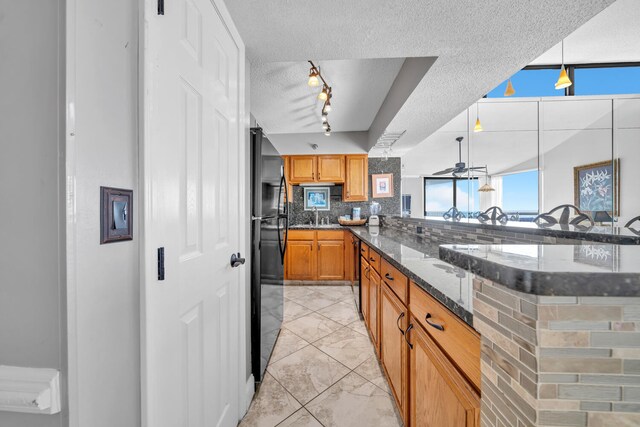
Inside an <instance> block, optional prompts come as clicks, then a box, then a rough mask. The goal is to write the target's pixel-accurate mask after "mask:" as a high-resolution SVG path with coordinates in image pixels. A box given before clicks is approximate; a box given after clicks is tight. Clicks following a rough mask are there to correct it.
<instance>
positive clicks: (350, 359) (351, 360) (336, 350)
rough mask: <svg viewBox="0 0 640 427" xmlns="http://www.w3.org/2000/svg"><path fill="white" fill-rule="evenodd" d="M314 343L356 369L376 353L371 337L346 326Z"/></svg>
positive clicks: (339, 360)
mask: <svg viewBox="0 0 640 427" xmlns="http://www.w3.org/2000/svg"><path fill="white" fill-rule="evenodd" d="M313 345H314V346H315V347H317V348H318V349H320V350H322V351H323V352H325V353H327V354H328V355H329V356H331V357H333V358H334V359H336V360H337V361H338V362H340V363H342V364H344V365H345V366H347V367H348V368H350V369H355V368H356V367H357V366H358V365H360V364H361V363H362V362H364V361H365V360H367V359H368V358H369V357H371V356H373V355H374V350H373V345H372V344H371V341H370V340H369V338H367V337H365V336H363V335H362V334H359V333H358V332H356V331H354V330H353V329H349V328H346V327H345V328H342V329H340V330H339V331H336V332H334V333H332V334H330V335H327V336H326V337H324V338H322V339H320V340H318V341H316V342H314V343H313Z"/></svg>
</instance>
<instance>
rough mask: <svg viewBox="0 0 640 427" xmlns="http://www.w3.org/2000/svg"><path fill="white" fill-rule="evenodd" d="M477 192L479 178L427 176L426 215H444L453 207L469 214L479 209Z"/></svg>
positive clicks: (464, 213) (425, 190) (425, 180)
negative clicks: (476, 198)
mask: <svg viewBox="0 0 640 427" xmlns="http://www.w3.org/2000/svg"><path fill="white" fill-rule="evenodd" d="M477 192H478V179H477V178H473V179H471V180H469V179H467V178H425V179H424V216H442V215H443V214H444V213H445V212H447V211H448V210H449V209H451V208H452V207H456V208H457V209H458V210H460V211H461V212H462V213H463V215H464V216H468V214H469V213H470V212H475V211H476V210H477V207H475V206H476V205H477V203H476V202H475V199H474V198H475V195H476V194H477Z"/></svg>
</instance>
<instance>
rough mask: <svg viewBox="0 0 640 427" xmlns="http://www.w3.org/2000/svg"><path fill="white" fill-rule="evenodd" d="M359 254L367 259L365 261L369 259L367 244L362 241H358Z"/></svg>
mask: <svg viewBox="0 0 640 427" xmlns="http://www.w3.org/2000/svg"><path fill="white" fill-rule="evenodd" d="M360 255H361V256H362V257H363V258H364V259H366V260H367V262H368V261H369V246H367V245H365V243H364V242H362V241H361V242H360Z"/></svg>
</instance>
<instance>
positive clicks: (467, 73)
mask: <svg viewBox="0 0 640 427" xmlns="http://www.w3.org/2000/svg"><path fill="white" fill-rule="evenodd" d="M611 3H613V0H565V1H561V2H559V1H557V0H528V1H518V2H514V1H512V0H457V1H447V2H443V1H437V0H403V1H396V0H350V1H342V0H325V1H323V2H322V3H321V4H319V3H318V2H315V1H309V0H282V1H279V2H266V1H263V0H234V1H230V2H227V7H228V8H229V10H230V12H231V15H232V17H233V19H234V21H235V23H236V26H237V27H238V29H239V31H240V34H241V35H242V38H243V40H244V42H245V44H246V47H247V52H248V55H249V59H250V61H251V62H252V67H257V68H260V67H262V66H263V65H261V64H263V63H266V62H297V61H300V62H301V61H304V60H307V59H314V60H317V61H319V62H321V63H322V61H326V60H336V59H366V58H399V57H414V56H420V57H425V56H430V57H438V60H437V61H436V62H435V64H434V65H433V66H432V67H431V69H430V70H429V72H428V73H427V74H426V76H425V77H424V78H423V80H422V81H421V82H420V84H419V85H418V86H417V87H416V90H415V91H414V92H413V93H412V95H411V96H410V97H409V99H408V100H407V101H406V102H405V104H404V105H403V106H402V108H401V109H400V111H399V112H398V114H397V115H396V116H395V118H394V119H393V120H392V121H391V123H390V124H389V126H388V127H387V129H388V130H389V131H394V132H395V131H403V130H406V131H407V132H406V134H405V136H404V137H403V138H402V139H401V140H400V141H399V142H398V143H397V144H396V146H395V149H396V151H397V152H400V153H401V152H402V151H406V150H408V149H409V148H411V147H413V146H415V145H416V144H417V143H419V142H421V141H423V140H424V139H425V138H426V137H427V136H429V135H430V134H431V133H433V132H434V131H435V130H437V129H438V128H440V127H441V126H442V125H443V124H445V123H446V122H447V121H449V120H450V119H451V118H453V117H454V116H455V115H457V114H458V113H460V112H461V111H462V110H464V109H465V108H466V107H467V106H469V105H470V104H472V103H473V102H474V101H475V100H477V99H478V98H480V97H481V96H482V95H483V94H484V93H486V92H488V91H489V90H491V89H492V88H493V87H495V86H496V85H498V84H499V83H500V82H502V81H503V80H505V79H506V78H507V77H508V76H509V75H511V74H513V73H514V72H515V71H517V70H519V69H521V68H522V67H524V66H525V65H527V64H528V63H530V62H531V61H532V60H534V59H535V58H537V57H538V56H540V55H541V54H542V53H543V52H545V51H547V50H548V49H549V48H551V47H552V46H554V45H555V44H556V43H557V42H558V41H559V40H561V39H562V38H564V37H566V36H567V35H569V34H570V33H572V32H573V31H574V30H575V29H576V28H578V27H579V26H581V25H582V24H584V23H585V22H586V21H588V20H589V19H590V18H591V17H593V16H594V15H596V14H597V13H599V12H600V11H602V10H603V9H604V8H605V7H607V6H608V5H610V4H611ZM301 84H305V83H304V80H303V81H302V82H301ZM336 84H338V83H337V82H336ZM252 98H253V99H252V105H253V104H254V103H258V102H263V101H261V100H258V99H256V95H255V92H254V93H252ZM252 111H253V110H252ZM255 115H256V118H257V119H258V121H261V120H262V118H261V117H260V116H259V114H255ZM374 137H377V136H374Z"/></svg>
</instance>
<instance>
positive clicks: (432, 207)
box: [402, 95, 640, 228]
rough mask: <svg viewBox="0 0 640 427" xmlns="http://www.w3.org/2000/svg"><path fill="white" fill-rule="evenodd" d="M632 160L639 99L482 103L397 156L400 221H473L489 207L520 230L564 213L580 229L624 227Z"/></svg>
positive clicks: (636, 171)
mask: <svg viewBox="0 0 640 427" xmlns="http://www.w3.org/2000/svg"><path fill="white" fill-rule="evenodd" d="M478 114H480V116H481V117H482V125H483V131H482V132H477V133H476V132H473V126H474V123H475V118H476V117H477V115H478ZM459 137H463V140H462V144H461V149H459V148H458V143H457V139H456V138H459ZM639 160H640V95H613V96H608V97H603V96H583V97H559V98H514V99H483V100H481V101H480V102H478V103H477V104H475V105H472V106H471V107H470V108H469V109H468V110H465V111H464V112H463V113H461V114H460V115H459V116H458V117H456V118H454V119H453V120H452V121H451V122H449V123H448V124H447V125H445V126H444V127H443V128H442V129H440V130H439V131H438V132H436V133H434V134H433V135H431V136H430V137H429V138H428V139H427V140H426V141H425V142H424V143H423V144H421V145H420V146H418V147H417V148H416V149H414V150H413V151H412V152H411V153H410V155H408V156H405V157H404V158H403V165H404V172H405V174H404V175H403V179H402V189H403V200H404V205H405V208H403V215H404V216H407V217H413V218H425V217H426V218H439V219H441V218H442V217H443V215H445V213H446V212H447V211H449V210H450V209H451V208H455V209H456V210H457V212H458V214H459V215H460V217H459V219H460V221H477V220H478V217H479V215H481V214H482V213H483V212H486V211H487V210H489V209H491V208H494V207H495V208H499V212H500V213H502V214H504V218H506V220H507V221H508V222H509V223H511V224H514V223H515V224H518V223H522V224H523V225H526V223H529V224H530V223H531V222H532V221H533V220H534V218H536V217H537V216H538V215H539V214H542V213H548V212H551V211H553V210H554V208H557V207H559V206H564V205H568V206H570V215H571V218H575V217H576V216H577V215H578V211H579V212H582V213H584V214H585V215H586V216H587V217H588V218H587V219H585V222H584V225H591V222H593V224H594V225H611V224H615V225H620V226H624V225H626V224H627V223H628V222H629V221H631V220H632V219H634V218H635V217H638V216H640V198H638V197H637V196H636V195H635V194H636V193H637V190H635V183H637V182H640V168H638V167H636V166H635V164H636V163H637V162H638V161H639ZM463 163H464V168H463V167H462V166H463V165H462V164H463ZM456 165H457V166H456ZM456 167H458V169H455V168H456ZM452 168H453V169H454V170H451V169H452ZM465 169H466V170H465ZM442 171H448V172H447V173H441V172H442ZM485 190H486V191H485ZM406 205H409V206H410V207H409V208H406ZM574 206H575V207H576V208H577V209H578V211H575V210H574V208H573V207H574ZM561 213H562V209H560V210H556V211H553V212H552V215H554V216H557V217H559V216H560V215H561ZM539 222H540V220H539ZM636 227H637V228H640V220H638V221H637V222H636Z"/></svg>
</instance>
